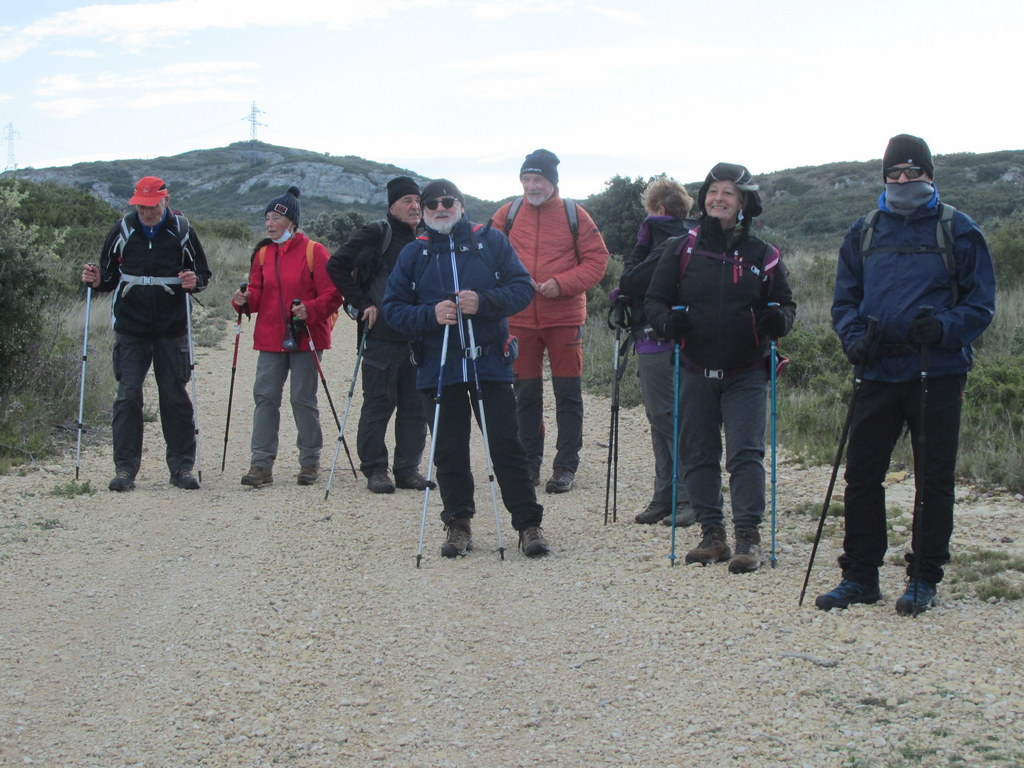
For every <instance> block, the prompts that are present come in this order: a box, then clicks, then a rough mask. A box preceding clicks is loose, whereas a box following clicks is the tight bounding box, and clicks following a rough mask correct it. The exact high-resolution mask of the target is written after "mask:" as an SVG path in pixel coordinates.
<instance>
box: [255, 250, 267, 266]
mask: <svg viewBox="0 0 1024 768" xmlns="http://www.w3.org/2000/svg"><path fill="white" fill-rule="evenodd" d="M257 253H258V256H259V260H260V266H261V267H262V266H263V262H264V260H266V258H267V246H265V245H264V246H263V247H262V248H260V249H259V251H258V252H257Z"/></svg>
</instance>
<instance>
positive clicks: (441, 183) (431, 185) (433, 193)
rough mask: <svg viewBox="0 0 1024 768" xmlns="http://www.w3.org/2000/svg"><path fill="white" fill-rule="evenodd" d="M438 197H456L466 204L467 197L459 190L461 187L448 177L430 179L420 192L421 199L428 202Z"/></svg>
mask: <svg viewBox="0 0 1024 768" xmlns="http://www.w3.org/2000/svg"><path fill="white" fill-rule="evenodd" d="M438 197H454V198H455V199H456V200H458V201H459V202H460V203H462V204H463V205H465V204H466V199H465V198H464V197H463V196H462V193H461V192H459V188H458V187H456V186H455V185H454V184H452V183H451V182H450V181H448V179H434V180H433V181H428V182H427V185H426V186H425V187H424V188H423V191H422V192H420V200H422V201H423V202H424V203H427V202H429V201H431V200H434V199H436V198H438Z"/></svg>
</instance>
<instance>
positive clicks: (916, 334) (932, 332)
mask: <svg viewBox="0 0 1024 768" xmlns="http://www.w3.org/2000/svg"><path fill="white" fill-rule="evenodd" d="M907 338H908V339H910V343H911V344H916V345H917V346H920V347H931V346H934V345H936V344H938V343H939V342H940V341H942V323H941V322H939V319H938V318H937V317H932V316H931V315H926V316H924V317H915V318H914V319H913V320H912V321H911V322H910V330H909V331H908V332H907Z"/></svg>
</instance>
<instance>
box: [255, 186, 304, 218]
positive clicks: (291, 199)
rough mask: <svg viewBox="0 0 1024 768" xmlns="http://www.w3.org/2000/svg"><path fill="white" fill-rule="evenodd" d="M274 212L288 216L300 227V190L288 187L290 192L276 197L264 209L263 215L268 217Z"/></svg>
mask: <svg viewBox="0 0 1024 768" xmlns="http://www.w3.org/2000/svg"><path fill="white" fill-rule="evenodd" d="M271 211H273V212H274V213H279V214H281V215H282V216H287V217H288V218H289V219H291V220H292V223H293V224H294V225H295V226H296V227H298V226H299V188H298V187H288V191H287V192H285V193H284V194H283V195H281V196H280V197H275V198H274V199H273V200H271V201H270V202H269V203H267V207H266V208H264V209H263V215H264V216H266V215H267V214H268V213H270V212H271Z"/></svg>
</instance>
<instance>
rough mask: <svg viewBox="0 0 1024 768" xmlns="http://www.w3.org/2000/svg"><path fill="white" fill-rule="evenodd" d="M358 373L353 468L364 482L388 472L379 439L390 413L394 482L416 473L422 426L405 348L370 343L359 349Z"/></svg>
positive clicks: (418, 398)
mask: <svg viewBox="0 0 1024 768" xmlns="http://www.w3.org/2000/svg"><path fill="white" fill-rule="evenodd" d="M362 373H363V407H362V410H361V411H360V412H359V429H358V432H357V433H356V452H357V453H358V454H359V469H360V470H361V471H362V472H363V474H364V475H366V476H367V477H369V476H370V475H372V474H373V473H374V472H380V471H384V470H386V469H387V468H388V447H387V443H386V442H385V438H386V437H387V431H388V423H389V422H390V421H391V416H392V414H394V415H395V455H394V472H395V477H408V476H410V475H414V474H416V473H417V472H419V468H420V461H421V460H422V458H423V446H424V444H425V443H426V438H427V424H426V420H425V419H424V409H423V397H422V395H421V394H420V392H419V390H418V389H416V366H414V365H413V364H412V362H411V361H410V360H409V345H408V344H406V343H405V342H404V341H402V342H395V341H378V340H375V339H373V338H371V339H370V340H369V341H367V343H366V348H365V349H364V350H363V369H362ZM396 411H397V413H396Z"/></svg>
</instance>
